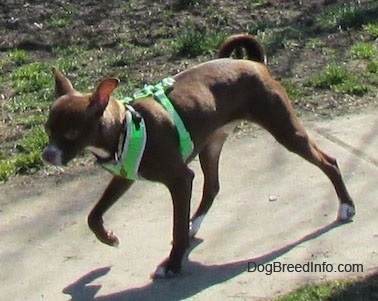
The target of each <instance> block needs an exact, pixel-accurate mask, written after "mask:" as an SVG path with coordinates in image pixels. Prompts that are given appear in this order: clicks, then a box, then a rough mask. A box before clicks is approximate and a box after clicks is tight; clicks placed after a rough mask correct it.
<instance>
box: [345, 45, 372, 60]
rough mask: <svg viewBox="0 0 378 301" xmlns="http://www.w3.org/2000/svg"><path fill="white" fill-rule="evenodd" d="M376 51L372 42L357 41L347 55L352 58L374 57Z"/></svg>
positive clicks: (368, 58)
mask: <svg viewBox="0 0 378 301" xmlns="http://www.w3.org/2000/svg"><path fill="white" fill-rule="evenodd" d="M376 55H377V52H376V50H375V48H374V46H373V44H372V43H368V42H359V43H356V44H354V45H353V46H352V47H351V48H350V49H349V56H350V57H351V58H354V59H367V60H370V59H374V58H375V57H376Z"/></svg>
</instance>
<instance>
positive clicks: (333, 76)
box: [306, 63, 370, 96]
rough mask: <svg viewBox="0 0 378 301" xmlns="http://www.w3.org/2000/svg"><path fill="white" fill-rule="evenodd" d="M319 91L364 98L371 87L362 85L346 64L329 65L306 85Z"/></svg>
mask: <svg viewBox="0 0 378 301" xmlns="http://www.w3.org/2000/svg"><path fill="white" fill-rule="evenodd" d="M306 85H307V86H311V87H314V88H319V89H328V90H331V91H333V92H336V93H343V94H352V95H359V96H362V95H364V94H366V93H368V92H369V91H370V87H369V86H368V85H366V84H364V83H362V82H361V81H360V79H359V77H357V76H356V75H355V74H354V73H352V72H350V71H349V70H348V68H347V66H346V65H345V64H337V63H332V64H329V65H328V66H327V67H326V68H325V69H324V70H323V71H322V72H321V73H320V74H318V75H317V76H315V77H314V78H313V79H311V80H310V81H308V82H307V83H306Z"/></svg>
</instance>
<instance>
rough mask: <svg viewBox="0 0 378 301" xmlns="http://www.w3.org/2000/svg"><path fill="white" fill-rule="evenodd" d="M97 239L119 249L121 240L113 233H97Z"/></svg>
mask: <svg viewBox="0 0 378 301" xmlns="http://www.w3.org/2000/svg"><path fill="white" fill-rule="evenodd" d="M95 234H96V237H97V238H98V239H99V240H100V241H101V242H103V243H104V244H107V245H109V246H112V247H118V246H119V243H120V240H119V238H118V236H117V235H115V234H114V233H113V231H105V232H104V233H95Z"/></svg>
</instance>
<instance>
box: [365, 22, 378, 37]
mask: <svg viewBox="0 0 378 301" xmlns="http://www.w3.org/2000/svg"><path fill="white" fill-rule="evenodd" d="M362 29H363V30H364V31H365V32H367V33H368V34H369V35H371V36H372V38H373V39H376V38H378V23H369V24H366V25H363V26H362Z"/></svg>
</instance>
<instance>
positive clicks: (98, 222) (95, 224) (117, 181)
mask: <svg viewBox="0 0 378 301" xmlns="http://www.w3.org/2000/svg"><path fill="white" fill-rule="evenodd" d="M133 183H134V181H132V180H128V179H124V178H121V177H114V178H113V179H112V180H111V181H110V183H109V185H108V187H107V188H106V190H105V192H104V193H103V195H102V196H101V198H100V200H99V201H98V202H97V204H96V205H95V206H94V208H93V209H92V211H91V213H90V214H89V216H88V225H89V228H90V229H91V230H92V231H93V233H94V234H95V235H96V237H97V238H98V239H99V240H100V241H102V242H103V243H105V244H108V245H110V246H118V245H119V239H118V237H117V236H116V235H115V234H114V233H113V231H108V230H106V229H105V228H104V225H103V219H102V216H103V215H104V214H105V212H106V211H107V210H108V209H109V208H110V207H111V206H112V205H113V204H114V203H115V202H116V201H117V200H118V198H119V197H120V196H121V195H122V194H123V193H124V192H125V191H126V190H127V189H129V187H130V186H131V185H132V184H133Z"/></svg>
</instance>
